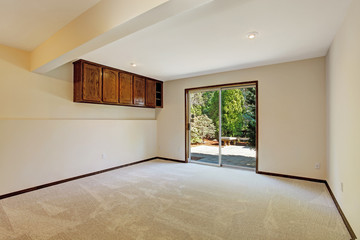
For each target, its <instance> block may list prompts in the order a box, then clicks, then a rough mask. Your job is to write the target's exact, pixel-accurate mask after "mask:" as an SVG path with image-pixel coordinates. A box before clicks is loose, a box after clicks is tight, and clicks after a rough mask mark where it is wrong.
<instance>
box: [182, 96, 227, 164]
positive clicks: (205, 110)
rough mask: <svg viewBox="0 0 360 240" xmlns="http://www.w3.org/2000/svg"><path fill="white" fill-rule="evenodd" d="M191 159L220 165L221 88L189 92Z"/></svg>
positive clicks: (196, 161)
mask: <svg viewBox="0 0 360 240" xmlns="http://www.w3.org/2000/svg"><path fill="white" fill-rule="evenodd" d="M189 102H190V104H189V121H190V123H189V125H190V134H189V143H190V146H189V160H190V162H194V163H203V164H211V165H219V164H220V161H219V156H220V153H219V149H220V147H219V135H220V134H219V90H214V89H213V90H210V91H206V90H203V91H194V92H189Z"/></svg>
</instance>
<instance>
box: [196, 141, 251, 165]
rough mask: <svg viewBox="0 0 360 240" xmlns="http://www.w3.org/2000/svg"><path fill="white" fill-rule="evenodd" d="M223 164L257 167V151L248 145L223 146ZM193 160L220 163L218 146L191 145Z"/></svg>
mask: <svg viewBox="0 0 360 240" xmlns="http://www.w3.org/2000/svg"><path fill="white" fill-rule="evenodd" d="M221 159H222V164H223V165H231V166H238V167H247V168H255V167H256V151H255V150H254V149H251V148H249V147H246V146H224V147H222V148H221ZM191 160H192V161H194V162H203V163H213V164H218V163H219V147H218V146H206V145H199V146H191Z"/></svg>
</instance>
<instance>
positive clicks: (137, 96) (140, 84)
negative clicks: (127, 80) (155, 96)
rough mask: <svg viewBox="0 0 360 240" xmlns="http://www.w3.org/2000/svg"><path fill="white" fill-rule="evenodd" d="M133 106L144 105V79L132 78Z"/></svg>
mask: <svg viewBox="0 0 360 240" xmlns="http://www.w3.org/2000/svg"><path fill="white" fill-rule="evenodd" d="M134 105H137V106H144V105H145V78H142V77H139V76H134Z"/></svg>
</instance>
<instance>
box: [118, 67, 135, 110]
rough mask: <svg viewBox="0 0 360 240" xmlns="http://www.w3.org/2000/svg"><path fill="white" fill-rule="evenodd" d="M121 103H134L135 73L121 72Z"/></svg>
mask: <svg viewBox="0 0 360 240" xmlns="http://www.w3.org/2000/svg"><path fill="white" fill-rule="evenodd" d="M119 102H120V104H125V105H131V104H133V75H132V74H130V73H126V72H120V98H119Z"/></svg>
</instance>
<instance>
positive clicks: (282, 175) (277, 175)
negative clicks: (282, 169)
mask: <svg viewBox="0 0 360 240" xmlns="http://www.w3.org/2000/svg"><path fill="white" fill-rule="evenodd" d="M256 173H257V174H261V175H268V176H274V177H283V178H291V179H297V180H303V181H309V182H318V183H326V181H325V180H322V179H317V178H308V177H300V176H293V175H286V174H281V173H272V172H263V171H257V172H256Z"/></svg>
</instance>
